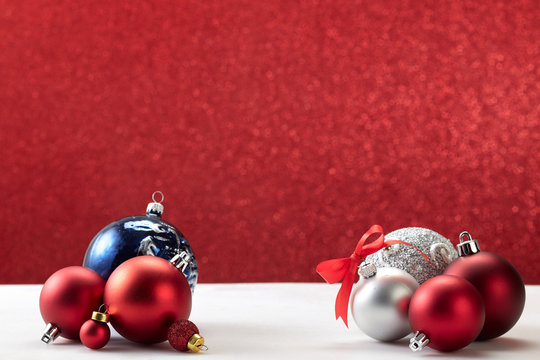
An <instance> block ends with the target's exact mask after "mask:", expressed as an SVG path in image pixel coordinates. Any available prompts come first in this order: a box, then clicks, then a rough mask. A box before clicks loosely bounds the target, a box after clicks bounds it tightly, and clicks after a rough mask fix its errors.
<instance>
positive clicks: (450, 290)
mask: <svg viewBox="0 0 540 360" xmlns="http://www.w3.org/2000/svg"><path fill="white" fill-rule="evenodd" d="M484 316H485V313H484V304H483V302H482V297H481V296H480V293H479V292H478V290H476V288H475V287H474V286H473V285H472V284H471V283H470V282H468V281H467V280H465V279H462V278H459V277H457V276H451V275H439V276H435V277H434V278H431V279H429V280H428V281H426V282H425V283H423V284H422V285H420V287H419V288H418V289H417V290H416V292H415V293H414V295H413V297H412V299H411V303H410V305H409V321H410V323H411V327H412V330H413V331H414V332H415V335H414V337H413V338H412V339H411V340H410V345H409V347H410V348H411V350H413V351H418V350H422V349H423V348H424V347H425V346H429V347H431V348H433V349H435V350H439V351H454V350H458V349H461V348H463V347H465V346H467V345H469V344H470V343H471V342H473V341H474V339H476V337H477V336H478V334H479V333H480V330H482V326H483V325H484Z"/></svg>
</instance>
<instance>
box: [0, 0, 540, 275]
mask: <svg viewBox="0 0 540 360" xmlns="http://www.w3.org/2000/svg"><path fill="white" fill-rule="evenodd" d="M538 24H540V2H539V1H537V0H514V1H507V0H493V1H465V0H457V1H412V0H390V1H351V0H321V1H314V0H299V1H247V0H244V1H241V0H238V1H154V0H148V1H127V0H118V1H103V0H96V1H84V2H74V1H60V0H55V1H51V0H43V1H16V0H7V1H6V0H0V144H1V146H0V158H1V159H2V175H1V176H0V199H1V201H2V206H1V207H0V216H1V218H2V221H3V226H2V235H1V237H0V241H1V245H2V251H0V282H10V283H17V282H26V283H42V282H44V281H45V279H46V278H47V276H48V275H50V274H52V273H53V272H54V271H55V270H57V269H59V268H61V267H64V266H67V265H72V264H80V263H81V262H82V260H83V256H84V251H85V249H86V247H87V246H88V242H89V241H90V240H91V239H92V237H93V236H94V235H95V234H96V233H97V232H98V231H99V230H100V229H101V228H103V226H104V225H106V224H109V223H110V222H112V221H114V220H117V219H119V218H121V217H123V216H126V215H129V214H133V213H134V211H137V210H138V209H139V208H140V206H141V202H145V201H147V200H148V196H149V194H152V192H154V191H155V190H161V191H163V192H164V193H165V196H166V199H165V206H166V207H167V221H169V222H170V223H171V224H174V225H175V226H177V227H178V229H180V230H181V231H182V233H183V234H184V235H186V238H187V239H189V241H190V244H191V245H192V248H193V252H194V253H195V254H196V255H197V260H198V265H199V269H200V281H201V282H244V281H249V282H253V281H320V278H319V277H318V276H317V274H316V273H315V270H314V269H315V265H316V264H317V263H319V262H321V261H323V260H326V259H331V258H338V257H342V256H346V255H348V251H349V249H350V248H351V244H353V243H354V242H355V241H358V238H359V237H360V236H361V235H362V234H363V233H364V232H365V231H366V229H367V228H369V226H370V225H372V224H381V225H383V227H384V228H385V229H398V228H402V227H406V226H421V227H425V228H430V229H436V230H437V231H438V232H440V233H441V234H444V235H445V236H447V237H448V238H449V239H450V240H451V241H452V242H454V243H456V242H457V237H458V235H459V233H460V232H461V231H463V230H468V231H470V232H471V233H472V234H474V235H475V237H477V238H478V240H480V241H481V242H482V245H483V248H482V249H483V250H486V251H490V252H495V253H498V254H500V255H502V256H504V257H505V258H507V259H508V260H509V261H510V262H512V263H513V264H514V265H515V266H516V268H517V269H518V270H519V272H520V273H521V274H522V275H523V279H524V280H525V282H527V283H540V271H538V265H537V264H539V263H540V251H538V241H537V238H538V227H539V221H538V214H539V211H540V206H539V196H538V194H539V192H540V181H538V179H539V178H540V161H539V158H538V154H540V85H539V84H540V26H539V25H538ZM169 210H170V211H169ZM345 250H346V251H347V253H344V251H345Z"/></svg>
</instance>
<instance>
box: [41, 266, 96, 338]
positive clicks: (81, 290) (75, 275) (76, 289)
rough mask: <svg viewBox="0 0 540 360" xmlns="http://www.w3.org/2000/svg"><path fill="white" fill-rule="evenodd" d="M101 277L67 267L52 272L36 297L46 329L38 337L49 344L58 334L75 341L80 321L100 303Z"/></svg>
mask: <svg viewBox="0 0 540 360" xmlns="http://www.w3.org/2000/svg"><path fill="white" fill-rule="evenodd" d="M104 287H105V280H104V279H103V278H102V277H101V276H100V275H99V274H98V273H96V272H95V271H93V270H90V269H87V268H84V267H82V266H69V267H66V268H63V269H60V270H58V271H57V272H55V273H54V274H52V275H51V276H50V277H49V279H47V281H46V282H45V284H44V285H43V288H42V289H41V294H40V296H39V310H40V311H41V316H42V317H43V320H44V321H45V323H47V328H46V329H45V333H44V334H43V336H42V338H41V340H42V341H44V342H46V343H50V342H51V341H54V340H55V339H56V337H58V335H60V336H62V337H65V338H68V339H73V340H77V339H79V330H80V328H81V326H82V324H83V323H84V322H85V321H86V320H87V319H89V318H90V316H91V315H92V310H94V309H97V308H98V307H99V306H100V305H101V303H102V302H103V289H104Z"/></svg>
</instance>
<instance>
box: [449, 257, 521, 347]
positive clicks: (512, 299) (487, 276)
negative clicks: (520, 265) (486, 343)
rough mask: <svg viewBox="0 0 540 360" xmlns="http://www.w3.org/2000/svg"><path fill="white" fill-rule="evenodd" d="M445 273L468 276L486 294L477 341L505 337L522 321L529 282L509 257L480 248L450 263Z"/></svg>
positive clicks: (465, 277) (482, 294)
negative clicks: (483, 313) (484, 317)
mask: <svg viewBox="0 0 540 360" xmlns="http://www.w3.org/2000/svg"><path fill="white" fill-rule="evenodd" d="M445 274H449V275H455V276H459V277H462V278H464V279H467V280H468V281H470V282H471V283H472V284H473V285H474V286H475V287H476V288H477V289H478V291H479V292H480V295H481V296H482V299H483V301H484V306H485V309H486V320H485V323H484V327H483V329H482V331H481V332H480V335H478V339H477V340H488V339H492V338H495V337H497V336H501V335H502V334H504V333H506V332H507V331H508V330H510V329H511V328H512V327H513V326H514V325H515V324H516V322H517V321H518V320H519V318H520V316H521V313H522V312H523V308H524V306H525V285H524V284H523V280H522V279H521V276H520V275H519V273H518V271H517V270H516V268H515V267H514V266H513V265H512V264H511V263H510V262H508V260H506V259H504V258H503V257H501V256H499V255H497V254H493V253H490V252H486V251H480V252H478V253H476V254H472V255H467V256H460V257H459V258H457V259H456V260H455V261H454V262H452V264H450V266H449V267H448V268H447V269H446V271H445Z"/></svg>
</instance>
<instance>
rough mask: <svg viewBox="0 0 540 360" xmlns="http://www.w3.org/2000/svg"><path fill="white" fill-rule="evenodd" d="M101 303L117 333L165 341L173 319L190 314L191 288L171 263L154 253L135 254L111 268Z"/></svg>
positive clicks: (142, 340)
mask: <svg viewBox="0 0 540 360" xmlns="http://www.w3.org/2000/svg"><path fill="white" fill-rule="evenodd" d="M171 261H172V260H171ZM104 302H105V304H107V305H108V306H109V314H110V319H111V325H112V326H113V327H114V329H115V330H116V331H118V333H120V335H122V336H123V337H125V338H126V339H128V340H131V341H134V342H138V343H142V344H155V343H158V342H162V341H165V340H167V331H168V329H169V326H171V324H172V323H173V322H175V321H176V320H179V319H187V318H188V317H189V314H190V313H191V290H190V288H189V284H188V282H187V280H186V278H185V276H184V275H183V274H182V273H181V272H180V271H179V270H178V269H177V268H176V267H175V265H174V264H172V263H170V262H168V261H167V260H164V259H162V258H159V257H155V256H138V257H135V258H132V259H129V260H127V261H125V262H124V263H122V264H121V265H120V266H118V267H117V268H116V270H114V271H113V273H112V274H111V276H110V277H109V279H108V281H107V284H106V286H105V294H104Z"/></svg>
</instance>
